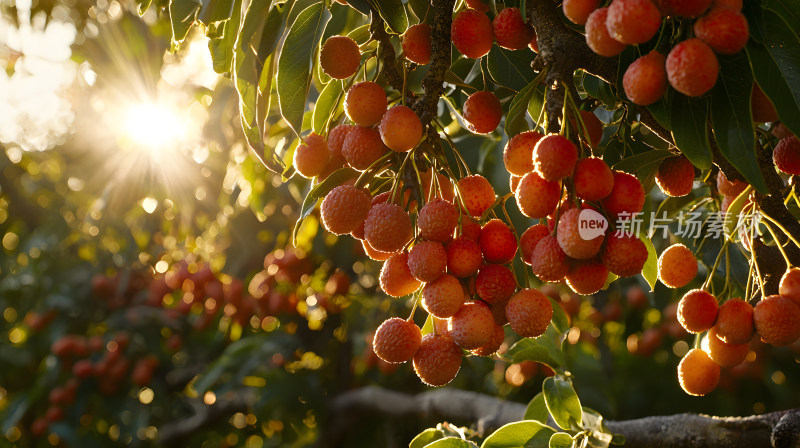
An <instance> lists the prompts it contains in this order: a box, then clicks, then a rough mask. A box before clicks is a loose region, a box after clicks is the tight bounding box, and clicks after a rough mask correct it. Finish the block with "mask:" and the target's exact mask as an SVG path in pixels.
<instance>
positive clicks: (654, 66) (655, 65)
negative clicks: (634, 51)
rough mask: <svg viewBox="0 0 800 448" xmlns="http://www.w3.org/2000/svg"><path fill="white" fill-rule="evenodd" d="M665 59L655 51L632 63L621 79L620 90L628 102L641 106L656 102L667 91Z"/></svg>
mask: <svg viewBox="0 0 800 448" xmlns="http://www.w3.org/2000/svg"><path fill="white" fill-rule="evenodd" d="M666 60H667V59H666V58H665V57H664V55H663V54H661V53H659V52H658V51H656V50H653V51H651V52H650V53H647V54H646V55H644V56H642V57H640V58H639V59H637V60H635V61H633V63H632V64H631V65H629V66H628V68H627V70H625V75H624V76H623V77H622V88H623V89H624V90H625V95H626V96H627V97H628V99H629V100H631V101H633V102H634V103H636V104H639V105H641V106H648V105H650V104H653V103H655V102H656V101H658V100H659V99H660V98H661V97H662V96H664V93H665V92H666V91H667V71H666V69H665V68H664V64H665V63H666Z"/></svg>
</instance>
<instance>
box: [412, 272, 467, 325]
mask: <svg viewBox="0 0 800 448" xmlns="http://www.w3.org/2000/svg"><path fill="white" fill-rule="evenodd" d="M465 301H466V296H465V295H464V288H463V287H462V286H461V282H459V281H458V279H457V278H455V277H453V276H452V275H450V274H444V275H441V276H439V278H437V279H436V280H434V281H432V282H430V283H427V284H425V286H424V287H423V288H422V307H423V308H425V311H427V312H428V313H430V314H432V315H434V316H435V317H438V318H440V319H447V318H448V317H450V316H452V315H453V314H455V313H456V312H457V311H458V310H459V309H460V308H461V305H463V304H464V302H465Z"/></svg>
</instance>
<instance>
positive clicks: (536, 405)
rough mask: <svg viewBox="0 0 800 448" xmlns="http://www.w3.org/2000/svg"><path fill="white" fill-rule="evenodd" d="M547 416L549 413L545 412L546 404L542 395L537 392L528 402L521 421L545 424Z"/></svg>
mask: <svg viewBox="0 0 800 448" xmlns="http://www.w3.org/2000/svg"><path fill="white" fill-rule="evenodd" d="M549 415H550V412H549V411H548V410H547V404H545V402H544V394H543V393H541V392H539V393H538V394H536V395H534V396H533V398H531V401H530V402H528V407H527V408H525V416H524V417H523V420H536V421H537V422H542V423H545V422H547V416H549Z"/></svg>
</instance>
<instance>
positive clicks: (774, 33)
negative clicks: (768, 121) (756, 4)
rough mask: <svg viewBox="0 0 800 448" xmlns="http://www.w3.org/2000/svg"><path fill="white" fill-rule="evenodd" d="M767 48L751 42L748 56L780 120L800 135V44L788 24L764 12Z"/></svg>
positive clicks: (754, 72)
mask: <svg viewBox="0 0 800 448" xmlns="http://www.w3.org/2000/svg"><path fill="white" fill-rule="evenodd" d="M764 16H765V20H769V21H770V25H769V26H765V27H764V30H763V32H764V34H765V37H766V42H767V43H768V44H767V45H762V44H759V43H756V42H754V41H752V40H751V41H750V42H749V43H748V45H747V54H748V56H749V57H750V65H751V66H752V68H753V74H754V75H755V79H756V81H757V82H758V86H759V87H761V90H763V91H764V94H766V95H767V97H768V98H769V99H770V100H772V103H773V104H774V105H775V111H776V112H777V113H778V118H780V120H781V122H783V124H784V125H785V126H786V127H787V128H789V130H790V131H792V133H793V134H795V135H800V40H799V39H798V37H797V35H796V34H795V33H794V32H792V30H791V29H790V28H789V27H788V25H787V24H786V22H784V21H783V19H781V17H780V16H778V15H777V14H775V13H773V12H772V11H764Z"/></svg>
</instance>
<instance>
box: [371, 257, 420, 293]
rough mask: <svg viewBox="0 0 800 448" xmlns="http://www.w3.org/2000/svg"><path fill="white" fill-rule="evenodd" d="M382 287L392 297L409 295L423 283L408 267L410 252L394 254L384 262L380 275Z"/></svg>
mask: <svg viewBox="0 0 800 448" xmlns="http://www.w3.org/2000/svg"><path fill="white" fill-rule="evenodd" d="M380 284H381V289H382V290H383V292H385V293H386V294H389V295H390V296H392V297H403V296H407V295H409V294H411V293H413V292H415V291H416V290H418V289H419V287H420V286H421V285H422V283H421V282H420V281H419V280H417V279H416V278H414V276H413V275H411V270H409V269H408V252H403V253H399V254H394V255H392V256H391V257H390V258H389V259H388V260H386V261H385V262H384V263H383V267H382V268H381V275H380Z"/></svg>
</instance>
